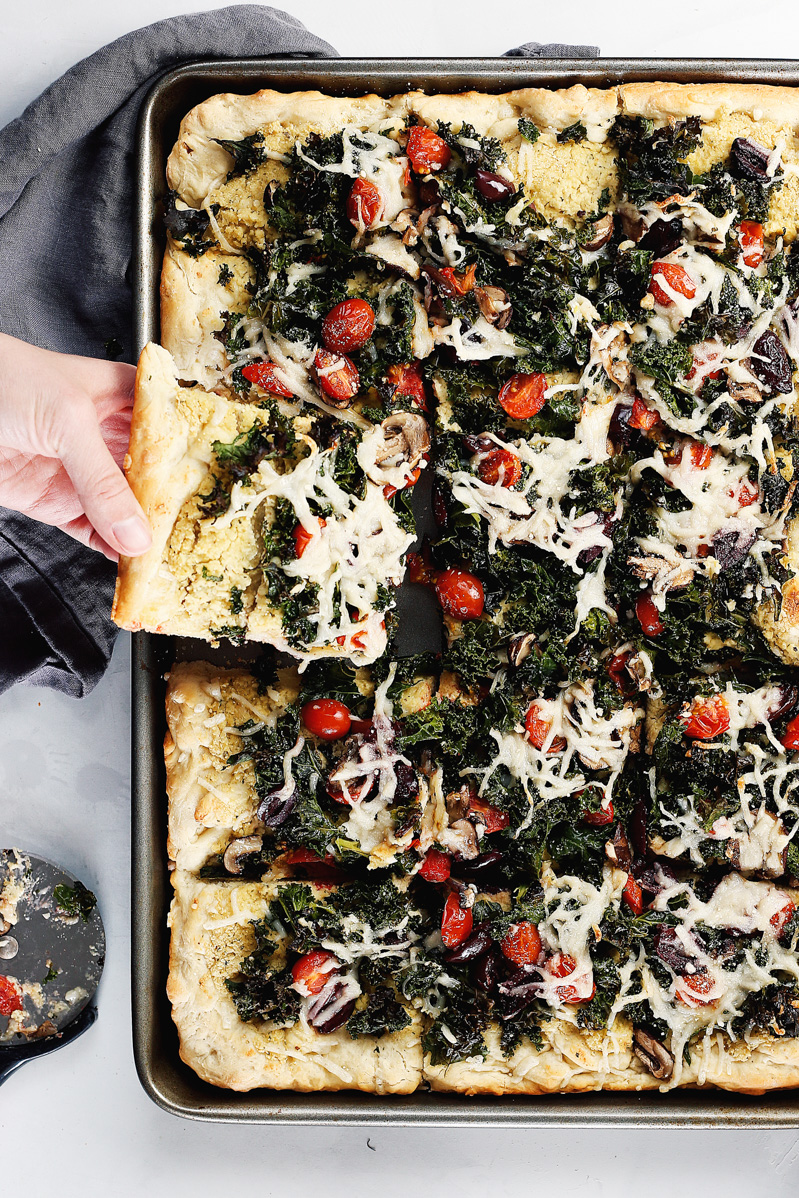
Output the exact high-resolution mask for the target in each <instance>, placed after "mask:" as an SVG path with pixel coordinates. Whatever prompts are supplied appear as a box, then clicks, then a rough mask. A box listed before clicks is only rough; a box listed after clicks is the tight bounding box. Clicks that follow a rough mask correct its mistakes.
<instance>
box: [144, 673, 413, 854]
mask: <svg viewBox="0 0 799 1198" xmlns="http://www.w3.org/2000/svg"><path fill="white" fill-rule="evenodd" d="M396 673H397V666H396V664H394V665H391V666H388V667H387V673H386V677H385V678H383V679H382V681H380V680H375V679H373V678H370V676H369V671H368V670H365V669H360V670H357V671H356V670H354V669H348V668H347V667H346V666H338V665H337V666H336V667H335V669H331V668H330V667H329V666H328V665H327V664H324V663H319V664H318V665H317V663H312V664H311V665H310V666H309V667H308V669H307V670H306V671H305V672H304V673H303V674H302V675H300V676H298V675H297V673H296V671H294V670H280V671H278V672H276V673H274V674H273V675H271V676H266V675H265V674H264V673H262V674H261V677H260V678H259V677H256V676H255V675H254V674H253V673H252V672H250V671H248V670H243V669H238V670H222V669H219V668H218V667H216V666H212V665H211V664H209V663H206V662H183V663H180V664H178V665H176V666H174V667H173V669H172V670H171V671H170V676H169V684H168V687H167V698H166V710H167V725H168V732H167V737H166V742H165V758H166V771H167V793H168V796H169V854H170V857H171V858H172V859H173V860H174V861H175V862H176V864H177V866H178V868H179V869H185V870H192V871H195V872H200V873H202V875H203V876H205V877H222V878H225V877H228V878H229V877H231V876H241V875H244V876H246V877H251V878H257V877H261V876H267V875H268V876H273V875H278V876H281V875H283V876H297V875H300V876H302V875H304V874H309V875H310V876H312V877H313V876H316V877H321V876H325V877H328V876H330V877H332V876H339V877H340V876H341V872H340V871H341V868H342V866H347V867H348V868H355V869H356V870H357V869H360V868H366V867H367V866H368V868H369V869H377V868H386V867H388V866H392V865H397V863H398V862H399V863H402V862H403V861H405V855H406V854H408V852H409V850H410V847H411V844H412V842H413V841H414V840H415V838H416V837H417V836H418V827H419V824H420V821H421V820H422V818H423V815H424V810H425V807H426V806H427V805H428V803H430V802H432V799H431V798H430V784H429V779H428V776H427V774H426V773H425V771H424V770H423V769H422V766H421V762H420V758H419V755H418V754H414V753H413V751H412V750H411V749H410V748H407V749H406V747H405V745H404V744H403V743H402V742H401V740H400V736H399V727H400V724H399V723H398V721H400V720H401V719H402V716H403V715H404V714H408V713H410V712H411V711H413V710H414V709H415V708H417V707H420V706H423V705H424V704H425V703H426V702H428V701H429V697H430V694H431V693H432V690H433V687H434V681H433V679H432V678H431V677H430V676H429V675H426V674H424V673H423V672H421V668H420V669H416V668H415V667H414V664H413V663H403V666H402V671H401V676H400V677H398V678H397V677H395V676H396ZM389 692H390V693H389ZM414 860H415V859H414V858H413V857H412V856H411V860H409V861H408V862H407V868H412V866H413V862H414ZM417 864H418V863H417ZM397 867H398V868H400V866H399V865H398V866H397Z"/></svg>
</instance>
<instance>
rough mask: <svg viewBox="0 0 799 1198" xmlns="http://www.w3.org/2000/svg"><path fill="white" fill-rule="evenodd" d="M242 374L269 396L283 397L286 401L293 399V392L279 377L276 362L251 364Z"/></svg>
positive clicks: (243, 368) (244, 368)
mask: <svg viewBox="0 0 799 1198" xmlns="http://www.w3.org/2000/svg"><path fill="white" fill-rule="evenodd" d="M241 373H242V374H243V375H244V377H245V379H246V380H247V382H248V383H255V384H256V385H257V386H258V387H260V388H261V390H262V391H266V392H267V393H268V394H269V395H281V396H282V397H283V398H284V399H291V398H292V393H291V391H289V389H288V387H287V386H286V385H285V383H281V381H280V379H279V378H278V377H277V374H276V372H275V364H274V362H251V363H250V365H249V366H244V367H242V371H241Z"/></svg>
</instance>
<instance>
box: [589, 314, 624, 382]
mask: <svg viewBox="0 0 799 1198" xmlns="http://www.w3.org/2000/svg"><path fill="white" fill-rule="evenodd" d="M614 327H615V326H611V325H606V324H603V325H600V326H599V328H598V329H597V330H596V332H595V333H594V335H593V338H592V345H591V352H592V353H593V352H594V351H595V346H596V345H597V343H598V346H599V348H597V349H596V353H597V356H598V357H599V360H600V362H601V363H602V366H603V369H604V371H605V373H606V375H607V376H608V378H609V379H611V380H612V381H613V382H614V383H616V384H617V385H618V386H619V387H622V388H623V387H626V386H627V384H628V383H629V381H630V377H631V375H632V367H631V366H630V363H629V362H628V361H627V347H628V345H629V343H630V338H629V336H628V335H627V333H626V332H625V331H624V330H623V329H619V330H618V331H617V333H616V335H615V337H613V338H612V339H611V340H610V341H607V340H606V339H607V336H608V334H609V333H610V332H611V331H612V328H614ZM603 343H604V344H603Z"/></svg>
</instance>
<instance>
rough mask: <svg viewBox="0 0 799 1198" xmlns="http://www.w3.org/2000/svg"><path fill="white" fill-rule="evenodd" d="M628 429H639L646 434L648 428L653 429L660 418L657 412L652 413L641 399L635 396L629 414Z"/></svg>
mask: <svg viewBox="0 0 799 1198" xmlns="http://www.w3.org/2000/svg"><path fill="white" fill-rule="evenodd" d="M629 423H630V428H637V429H640V430H641V431H642V432H647V431H648V430H649V429H650V428H654V427H655V425H656V424H660V417H659V416H658V414H657V412H653V411H652V409H651V408H648V407H647V406H646V404H645V403H644V401H643V400H642V399H639V398H638V396H637V395H636V397H635V399H634V400H633V410H632V412H631V413H630V421H629Z"/></svg>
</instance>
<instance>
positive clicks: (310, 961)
mask: <svg viewBox="0 0 799 1198" xmlns="http://www.w3.org/2000/svg"><path fill="white" fill-rule="evenodd" d="M340 964H341V962H340V961H339V959H338V957H334V956H333V954H332V953H328V952H326V951H325V949H323V948H315V949H314V950H313V952H310V953H306V954H305V956H304V957H300V959H299V961H295V962H294V964H293V965H292V967H291V976H292V977H293V978H294V984H295V985H296V986H302V987H303V988H304V989H305V991H306V993H307V994H318V993H319V991H320V990H321V989H322V987H323V986H325V985H326V983H327V982H328V981H329V980H330V975H331V973H335V971H336V969H338V967H339V965H340Z"/></svg>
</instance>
